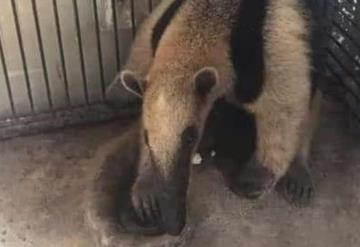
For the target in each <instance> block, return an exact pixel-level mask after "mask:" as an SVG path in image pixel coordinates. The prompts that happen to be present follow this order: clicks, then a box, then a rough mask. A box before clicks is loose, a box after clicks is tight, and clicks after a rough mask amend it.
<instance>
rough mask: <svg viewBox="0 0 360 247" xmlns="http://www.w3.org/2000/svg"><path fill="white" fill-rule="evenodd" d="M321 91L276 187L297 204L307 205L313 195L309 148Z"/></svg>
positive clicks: (312, 105) (287, 198)
mask: <svg viewBox="0 0 360 247" xmlns="http://www.w3.org/2000/svg"><path fill="white" fill-rule="evenodd" d="M320 104H321V93H320V91H317V92H316V94H315V96H314V98H313V100H312V102H311V111H310V113H309V116H308V118H307V119H306V121H304V124H303V128H302V131H303V134H302V139H301V142H300V147H299V151H298V153H297V155H296V157H295V159H294V161H293V162H292V164H291V166H290V168H289V170H288V172H287V174H286V175H285V176H284V177H283V178H282V179H281V180H280V182H279V183H278V186H277V189H278V191H279V192H280V193H281V194H282V195H283V196H284V198H285V199H286V200H287V201H288V202H290V203H294V204H295V205H298V206H305V205H308V204H309V203H310V202H311V200H312V199H313V196H314V185H313V182H312V178H311V174H310V167H309V162H310V150H311V143H312V139H313V135H314V132H315V130H316V126H317V122H318V115H319V112H320Z"/></svg>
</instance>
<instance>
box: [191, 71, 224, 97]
mask: <svg viewBox="0 0 360 247" xmlns="http://www.w3.org/2000/svg"><path fill="white" fill-rule="evenodd" d="M194 81H195V87H196V91H197V92H198V93H199V94H200V95H202V96H207V95H208V94H209V93H210V92H211V90H212V89H213V88H214V86H215V85H216V83H218V81H219V76H218V71H217V70H216V69H215V68H213V67H204V68H202V69H200V70H199V71H198V72H197V73H196V74H195V76H194Z"/></svg>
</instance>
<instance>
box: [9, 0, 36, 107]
mask: <svg viewBox="0 0 360 247" xmlns="http://www.w3.org/2000/svg"><path fill="white" fill-rule="evenodd" d="M11 7H12V10H13V15H14V21H15V29H16V34H17V37H18V42H19V48H20V55H21V62H22V65H23V70H24V75H25V82H26V88H27V93H28V97H29V102H30V108H31V112H32V113H34V100H33V96H32V92H31V85H30V78H29V71H28V67H27V62H26V55H25V50H24V44H23V39H22V35H21V30H20V24H19V17H18V11H17V6H16V3H15V0H11Z"/></svg>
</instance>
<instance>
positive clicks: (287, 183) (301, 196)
mask: <svg viewBox="0 0 360 247" xmlns="http://www.w3.org/2000/svg"><path fill="white" fill-rule="evenodd" d="M277 190H278V191H279V192H280V193H281V195H282V196H283V197H284V198H285V200H287V201H288V202H289V203H291V204H294V205H295V206H299V207H304V206H308V205H309V204H310V203H311V202H312V200H313V198H314V185H313V181H312V178H311V174H310V171H309V169H308V168H307V165H306V164H302V163H301V162H300V161H299V160H297V159H296V160H295V162H294V163H293V164H292V165H291V167H290V169H289V171H288V172H287V174H286V175H285V176H284V177H283V178H282V179H281V180H280V181H279V183H278V185H277Z"/></svg>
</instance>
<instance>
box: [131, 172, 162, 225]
mask: <svg viewBox="0 0 360 247" xmlns="http://www.w3.org/2000/svg"><path fill="white" fill-rule="evenodd" d="M158 180H159V179H157V178H156V176H155V175H146V176H141V177H139V178H138V179H137V180H136V182H135V184H134V186H133V188H132V196H131V197H132V203H133V206H134V209H135V212H136V214H137V216H138V218H139V219H140V221H141V222H142V223H143V224H144V225H145V226H149V227H151V226H157V225H159V224H160V222H161V221H160V220H161V218H160V217H161V215H160V206H159V200H160V198H158V197H159V196H160V190H161V189H160V188H159V187H160V182H159V181H158Z"/></svg>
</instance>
